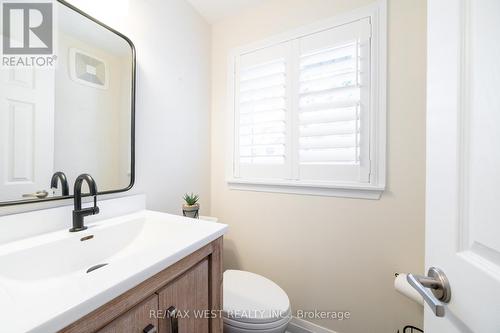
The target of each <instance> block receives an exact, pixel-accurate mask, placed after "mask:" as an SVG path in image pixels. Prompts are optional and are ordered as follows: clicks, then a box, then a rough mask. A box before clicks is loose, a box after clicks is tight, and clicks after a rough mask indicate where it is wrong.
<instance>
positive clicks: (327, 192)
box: [226, 0, 387, 199]
mask: <svg viewBox="0 0 500 333" xmlns="http://www.w3.org/2000/svg"><path fill="white" fill-rule="evenodd" d="M363 18H370V21H371V27H372V33H371V36H372V39H371V43H372V46H371V59H373V61H372V64H371V66H370V67H371V74H372V76H373V78H374V79H373V80H372V84H371V89H372V90H371V97H370V104H371V110H373V111H370V116H371V117H373V118H372V119H370V152H369V154H370V175H369V182H361V181H360V182H357V183H343V182H315V183H313V182H308V183H303V182H301V181H300V180H298V181H297V180H296V179H295V178H296V175H295V172H292V177H291V178H292V180H283V181H281V180H258V179H256V180H253V179H252V180H249V179H239V178H237V177H238V176H239V170H238V166H237V165H238V163H235V160H234V157H235V130H236V125H237V124H235V114H234V113H235V89H234V84H235V79H236V75H235V74H236V73H235V68H236V61H237V59H238V58H239V57H240V56H241V55H244V54H246V53H249V52H254V51H256V50H260V49H263V48H266V47H270V46H274V45H276V44H280V43H283V42H289V41H290V40H293V39H296V38H300V37H304V36H307V35H311V34H315V33H318V32H321V31H324V30H328V29H331V28H334V27H336V26H340V25H344V24H347V23H351V22H353V21H356V20H360V19H363ZM227 68H228V72H227V80H228V81H227V82H228V84H227V85H228V95H227V103H228V104H227V118H226V119H227V132H226V135H227V138H226V142H227V143H228V149H227V153H226V156H227V161H226V179H227V182H228V184H229V186H230V188H231V189H235V190H250V191H264V192H280V193H294V194H310V195H322V196H340V197H352V198H366V199H379V198H380V196H381V194H382V192H383V191H384V190H385V186H386V130H387V126H386V121H387V120H386V112H387V111H386V108H387V0H379V1H378V2H376V3H373V4H371V5H369V6H366V7H363V8H359V9H356V10H353V11H350V12H347V13H343V14H340V15H337V16H336V17H334V18H330V19H326V20H322V21H318V22H316V23H313V24H310V25H307V26H304V27H300V28H297V29H293V30H291V31H289V32H287V33H283V34H279V35H276V36H273V37H270V38H267V39H265V40H262V41H259V42H256V43H252V44H249V45H246V46H242V47H238V48H235V49H233V50H232V51H231V52H230V53H229V57H228V67H227ZM290 157H293V156H290Z"/></svg>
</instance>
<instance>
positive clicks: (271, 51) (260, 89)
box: [235, 43, 290, 178]
mask: <svg viewBox="0 0 500 333" xmlns="http://www.w3.org/2000/svg"><path fill="white" fill-rule="evenodd" d="M289 51H290V48H289V45H288V44H287V43H284V44H280V45H276V46H273V47H269V48H266V49H263V50H259V51H255V52H251V53H249V54H245V55H243V56H241V58H240V59H239V62H238V63H237V85H236V90H237V91H236V96H237V99H236V110H237V116H236V117H235V118H236V124H235V125H236V127H237V128H238V131H237V132H238V135H237V140H236V141H237V147H236V155H235V156H236V160H237V161H236V164H237V168H236V170H237V172H238V175H239V176H241V177H258V178H284V177H286V176H287V174H288V173H289V169H290V163H289V159H288V155H289V154H288V150H287V149H289V147H288V142H287V141H288V135H289V131H290V128H289V121H288V117H289V98H288V94H289V89H288V86H289V84H288V82H289V80H290V77H289V74H288V71H289V60H288V58H289Z"/></svg>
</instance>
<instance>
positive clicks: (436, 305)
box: [406, 267, 451, 317]
mask: <svg viewBox="0 0 500 333" xmlns="http://www.w3.org/2000/svg"><path fill="white" fill-rule="evenodd" d="M406 279H407V280H408V283H409V284H410V285H411V286H412V287H413V288H415V290H416V291H418V293H419V294H420V295H422V297H423V298H424V300H425V302H426V303H427V304H428V305H429V306H430V307H431V309H432V311H433V312H434V314H435V315H436V316H437V317H444V312H445V311H444V305H443V303H448V302H449V301H450V299H451V288H450V282H449V281H448V278H447V277H446V275H445V274H444V272H443V271H442V270H440V269H439V268H436V267H431V268H429V271H428V272H427V276H422V275H414V274H408V275H407V276H406ZM429 289H430V290H429Z"/></svg>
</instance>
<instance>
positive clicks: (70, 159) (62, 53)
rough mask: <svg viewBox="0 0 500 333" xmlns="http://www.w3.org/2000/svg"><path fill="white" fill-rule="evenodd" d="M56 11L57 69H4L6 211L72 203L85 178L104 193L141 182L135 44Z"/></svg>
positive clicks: (0, 148) (0, 139)
mask: <svg viewBox="0 0 500 333" xmlns="http://www.w3.org/2000/svg"><path fill="white" fill-rule="evenodd" d="M54 6H55V8H54V11H55V15H54V18H55V19H54V25H53V26H54V30H55V31H54V49H53V52H54V55H55V56H56V58H55V59H56V63H55V65H54V67H51V68H42V67H36V68H35V67H11V68H5V67H2V68H1V70H0V71H1V78H0V79H1V82H0V85H1V86H0V131H1V132H0V156H1V162H0V178H1V179H0V180H1V182H0V205H11V204H19V203H25V202H36V201H44V200H56V199H62V198H68V197H69V196H71V195H72V193H73V184H74V181H75V179H76V178H77V177H78V175H80V174H82V173H88V174H90V175H91V176H92V177H93V178H94V179H95V181H96V183H97V187H98V190H99V194H107V193H114V192H121V191H126V190H128V189H130V188H131V187H132V185H133V183H134V93H135V51H134V47H133V44H132V43H131V41H130V40H129V39H127V38H126V37H125V36H123V35H121V34H120V33H118V32H116V31H114V30H113V29H111V28H109V27H107V26H105V25H103V24H101V23H99V22H98V21H96V20H94V19H93V18H91V17H90V16H88V15H86V14H84V13H83V12H80V11H79V10H78V9H76V8H75V7H73V6H71V5H69V4H67V3H65V2H64V1H58V2H54ZM64 178H66V179H67V184H68V186H67V189H66V188H65V186H62V185H61V184H62V182H61V180H63V179H64ZM56 184H57V188H54V185H56ZM85 191H86V189H85Z"/></svg>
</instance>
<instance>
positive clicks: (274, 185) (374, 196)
mask: <svg viewBox="0 0 500 333" xmlns="http://www.w3.org/2000/svg"><path fill="white" fill-rule="evenodd" d="M227 183H228V185H229V188H230V189H232V190H240V191H256V192H275V193H289V194H302V195H318V196H327V197H344V198H357V199H370V200H378V199H380V197H381V196H382V192H383V191H384V189H385V186H377V185H372V184H347V183H324V182H323V183H312V182H307V183H306V182H299V181H276V180H273V181H269V180H248V179H245V180H243V179H236V178H232V179H228V180H227Z"/></svg>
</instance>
